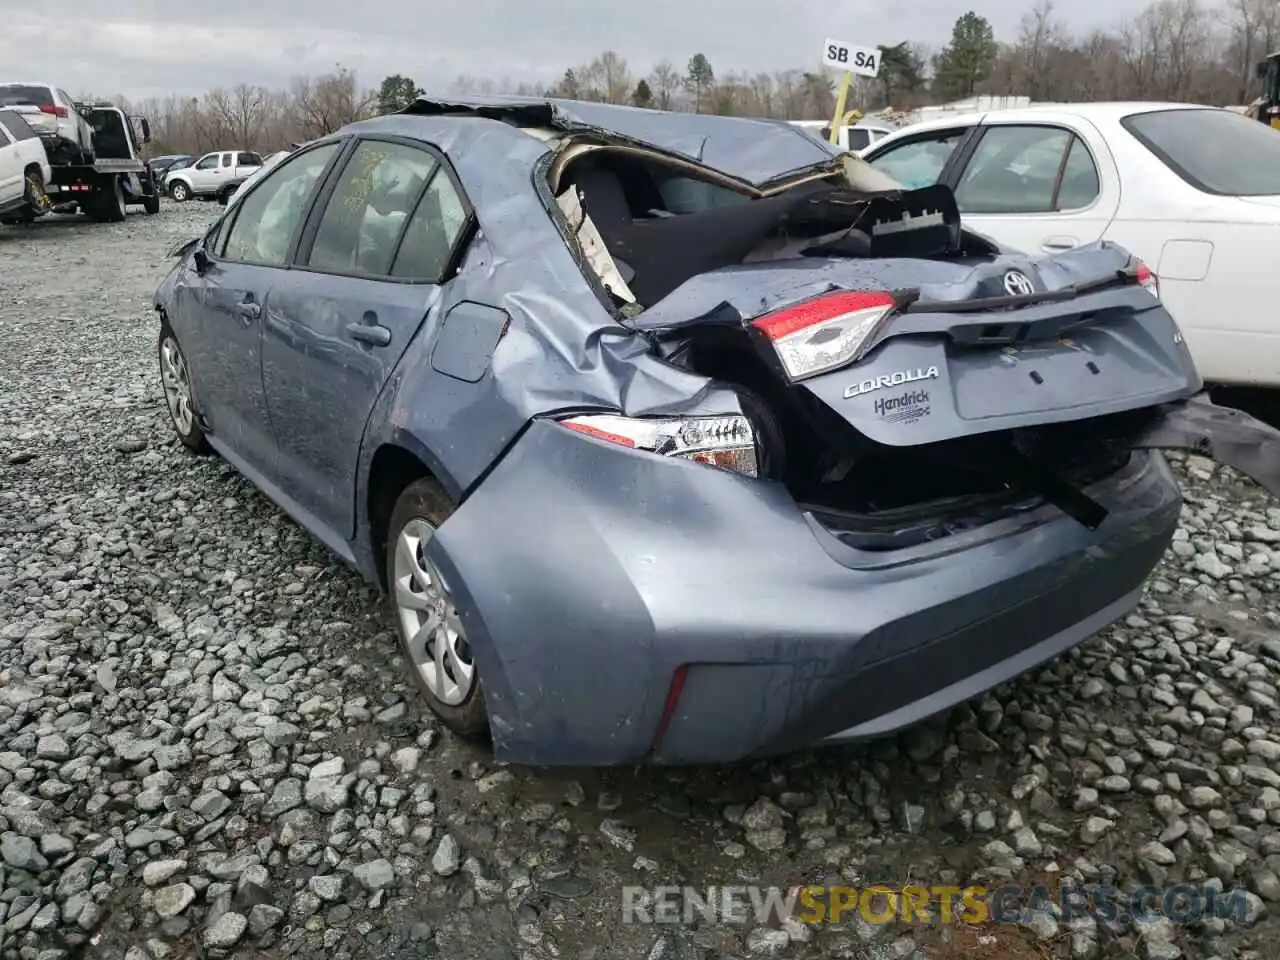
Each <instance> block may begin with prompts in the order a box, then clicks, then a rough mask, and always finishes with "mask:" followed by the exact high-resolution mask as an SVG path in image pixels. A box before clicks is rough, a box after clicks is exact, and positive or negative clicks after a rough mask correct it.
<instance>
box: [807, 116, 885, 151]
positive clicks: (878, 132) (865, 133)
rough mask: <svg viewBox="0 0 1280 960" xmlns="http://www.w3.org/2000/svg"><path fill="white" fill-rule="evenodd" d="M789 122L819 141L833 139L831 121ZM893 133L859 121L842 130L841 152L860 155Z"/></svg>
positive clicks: (883, 127) (879, 126)
mask: <svg viewBox="0 0 1280 960" xmlns="http://www.w3.org/2000/svg"><path fill="white" fill-rule="evenodd" d="M787 122H788V123H790V124H791V125H792V126H796V127H802V128H804V129H805V130H808V131H809V132H810V133H812V134H813V135H814V136H815V137H817V138H818V139H819V140H830V139H831V121H829V120H788V121H787ZM892 132H893V128H892V127H886V126H882V125H880V124H876V123H866V122H864V121H861V120H859V121H858V122H857V123H855V124H853V125H851V126H844V127H841V128H840V141H839V147H840V149H841V150H852V151H853V152H854V153H858V152H859V151H861V150H865V149H866V148H867V147H869V146H871V144H873V143H875V142H876V141H877V140H879V139H880V138H881V137H887V136H888V135H889V134H891V133H892Z"/></svg>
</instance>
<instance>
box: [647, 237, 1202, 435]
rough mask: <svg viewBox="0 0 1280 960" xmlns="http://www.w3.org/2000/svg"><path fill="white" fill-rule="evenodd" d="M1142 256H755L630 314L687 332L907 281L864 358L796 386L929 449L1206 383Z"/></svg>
mask: <svg viewBox="0 0 1280 960" xmlns="http://www.w3.org/2000/svg"><path fill="white" fill-rule="evenodd" d="M1130 264H1131V259H1130V256H1129V254H1128V253H1127V252H1126V251H1124V250H1123V249H1122V248H1119V247H1115V246H1113V245H1111V244H1108V243H1105V242H1102V243H1096V244H1091V245H1089V246H1086V247H1081V248H1078V249H1076V250H1072V251H1070V252H1068V253H1064V254H1061V255H1059V256H1056V257H1051V258H1044V259H1035V260H1032V259H1028V258H1024V257H1016V256H1002V257H998V258H973V259H970V260H967V261H966V260H961V259H929V260H923V259H913V258H887V259H871V260H857V259H843V260H842V259H827V258H806V259H804V260H798V261H796V260H792V261H781V262H773V263H761V264H748V265H744V266H738V267H733V268H729V269H725V270H719V271H714V272H712V273H707V274H703V275H700V276H697V277H694V278H693V279H691V280H689V281H688V282H686V283H685V284H684V285H683V286H682V287H680V288H679V289H677V290H676V291H674V292H673V293H672V294H671V295H670V296H668V297H667V298H665V299H664V300H662V301H660V302H659V303H658V304H655V305H654V306H653V307H651V308H649V309H648V310H647V311H645V312H644V313H642V314H640V315H639V316H638V317H635V318H633V319H632V320H631V321H630V323H631V325H632V326H635V327H637V328H639V329H643V330H646V331H647V332H649V333H651V334H654V335H656V336H657V337H659V338H663V339H665V338H671V337H674V338H680V337H682V336H685V335H687V334H688V333H689V331H690V330H691V329H692V328H696V327H698V326H701V325H704V324H718V323H724V324H737V325H743V324H749V323H750V322H751V321H752V320H755V319H758V318H759V317H762V316H764V315H766V314H769V313H771V312H773V311H775V310H778V309H781V308H783V307H785V306H788V305H791V304H794V303H796V302H798V301H804V300H807V299H810V298H813V297H817V296H820V295H822V294H824V293H828V292H834V291H841V290H865V291H888V292H899V293H904V296H903V297H902V299H903V300H904V301H905V302H906V306H905V308H904V309H901V310H899V311H898V312H897V313H895V314H894V315H893V316H892V317H891V319H890V320H889V321H887V322H886V323H885V324H884V326H883V327H882V329H881V330H880V331H879V332H878V333H877V334H876V335H875V336H874V338H873V340H872V341H871V342H869V343H868V344H867V345H866V347H865V348H864V355H863V356H862V358H861V359H859V360H858V361H856V362H854V363H852V364H850V365H848V366H846V367H842V368H840V369H836V370H834V371H831V372H829V373H824V374H821V375H818V376H814V377H811V378H807V379H803V380H800V381H798V382H796V383H795V384H793V386H792V389H795V390H802V391H806V392H808V393H810V394H812V395H813V396H814V397H816V398H817V399H818V400H820V401H822V403H823V404H825V405H826V406H828V407H830V408H831V409H832V410H833V411H835V412H836V413H837V414H839V416H840V417H842V418H843V419H844V420H846V421H847V422H848V423H850V424H851V425H852V426H854V427H855V428H856V429H857V430H858V431H859V432H861V433H862V434H864V435H865V436H867V437H868V438H870V439H872V440H875V441H876V442H878V443H881V444H885V445H888V446H914V445H919V444H928V443H936V442H938V441H942V440H949V439H955V438H958V437H965V436H971V435H975V434H980V433H988V432H993V431H998V430H1011V429H1017V428H1021V427H1029V426H1037V425H1043V424H1048V423H1055V422H1062V421H1067V420H1080V419H1085V418H1089V417H1097V416H1103V415H1106V414H1112V413H1119V412H1122V411H1126V410H1134V409H1138V408H1142V407H1154V406H1158V405H1160V404H1164V403H1169V402H1172V401H1177V400H1182V399H1185V398H1187V397H1190V396H1192V395H1194V394H1196V393H1197V392H1198V391H1199V390H1200V389H1201V386H1202V384H1201V381H1200V377H1199V375H1198V373H1197V372H1196V369H1195V365H1194V363H1193V362H1192V359H1191V355H1190V353H1189V352H1188V350H1187V347H1186V344H1185V343H1184V342H1183V340H1182V336H1181V334H1180V333H1179V330H1178V327H1177V324H1176V323H1175V322H1174V321H1173V319H1172V318H1171V317H1170V316H1169V314H1168V312H1167V311H1166V310H1165V309H1164V308H1163V306H1161V304H1160V302H1159V300H1158V299H1157V298H1156V297H1155V296H1153V295H1152V293H1151V292H1149V291H1148V290H1147V289H1145V288H1144V287H1142V286H1140V285H1138V284H1136V283H1134V282H1132V280H1128V281H1126V280H1125V279H1124V271H1125V270H1126V268H1128V267H1129V266H1130ZM1011 289H1012V290H1013V292H1012V293H1011V292H1010V290H1011ZM761 349H762V350H768V349H769V347H768V344H767V343H765V344H762V345H761ZM778 375H779V376H781V377H783V378H784V379H785V374H784V373H782V371H781V370H779V371H778Z"/></svg>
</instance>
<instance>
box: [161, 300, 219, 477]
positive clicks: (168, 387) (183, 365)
mask: <svg viewBox="0 0 1280 960" xmlns="http://www.w3.org/2000/svg"><path fill="white" fill-rule="evenodd" d="M159 353H160V386H161V387H163V388H164V402H165V406H166V407H168V408H169V422H170V423H171V424H173V432H174V433H176V434H177V435H178V439H179V440H180V441H182V445H183V446H184V447H186V448H187V449H188V450H191V451H193V452H194V453H207V452H208V451H209V441H208V440H206V439H205V435H204V431H203V430H201V429H200V421H199V418H198V417H197V415H196V404H195V398H194V395H193V394H192V392H191V371H190V370H189V369H188V367H187V358H186V357H185V356H183V354H182V348H181V347H179V346H178V338H177V337H175V336H174V334H173V329H172V328H171V327H170V326H169V323H168V321H164V322H163V323H161V324H160V344H159Z"/></svg>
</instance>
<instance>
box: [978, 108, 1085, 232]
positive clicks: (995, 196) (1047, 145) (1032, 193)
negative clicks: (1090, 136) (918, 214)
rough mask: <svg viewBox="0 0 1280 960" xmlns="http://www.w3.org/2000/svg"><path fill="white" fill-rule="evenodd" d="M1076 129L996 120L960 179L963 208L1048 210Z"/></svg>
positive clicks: (1007, 210) (1052, 204) (1006, 210)
mask: <svg viewBox="0 0 1280 960" xmlns="http://www.w3.org/2000/svg"><path fill="white" fill-rule="evenodd" d="M1073 139H1074V134H1072V133H1071V131H1069V130H1064V129H1063V128H1062V127H1051V126H1030V125H1026V126H1013V125H1011V126H998V127H990V128H988V129H987V131H986V132H985V133H984V134H983V137H982V140H981V142H980V143H979V144H978V148H977V149H976V150H975V151H974V152H973V156H972V157H971V158H970V160H969V165H968V166H967V167H966V168H965V171H964V175H963V176H962V177H961V178H960V182H959V183H958V184H957V185H956V191H955V193H956V205H957V206H958V207H959V208H960V212H961V213H962V214H963V213H1050V212H1052V211H1053V210H1054V198H1055V193H1056V191H1057V185H1058V174H1059V171H1061V169H1062V163H1063V158H1064V155H1065V154H1066V151H1067V149H1068V148H1069V147H1070V146H1071V143H1072V140H1073Z"/></svg>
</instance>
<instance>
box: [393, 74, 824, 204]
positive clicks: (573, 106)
mask: <svg viewBox="0 0 1280 960" xmlns="http://www.w3.org/2000/svg"><path fill="white" fill-rule="evenodd" d="M403 112H404V113H407V114H422V115H441V114H474V115H476V116H482V117H489V118H492V119H498V120H511V121H515V122H517V123H523V124H526V125H529V126H542V127H552V128H554V129H557V130H563V131H565V132H566V133H600V134H605V135H609V136H616V137H621V138H625V139H627V140H631V141H634V142H636V143H638V144H641V145H644V146H648V147H653V148H655V149H658V150H665V151H667V152H669V153H675V154H679V155H680V156H682V157H686V158H688V159H690V160H694V161H696V162H698V163H701V164H704V165H706V166H708V167H711V168H713V169H715V170H718V171H720V172H722V173H725V174H727V175H729V176H731V177H736V178H738V179H740V180H745V181H746V182H748V183H751V184H753V185H756V186H760V185H763V184H767V183H771V182H773V181H775V180H780V179H783V178H784V177H787V176H789V175H791V174H794V173H796V172H798V171H801V170H805V169H808V168H810V167H814V166H817V165H820V164H821V165H825V164H830V163H831V162H832V161H833V160H834V159H835V158H836V156H838V154H837V152H836V151H835V150H834V148H832V147H831V146H830V145H828V144H825V143H823V142H821V141H818V140H816V139H815V138H813V137H811V136H809V135H808V134H806V133H805V132H803V131H802V130H801V129H800V128H798V127H795V126H792V125H791V124H788V123H785V122H783V121H781V120H766V119H753V118H746V117H718V116H710V115H707V114H698V113H673V112H670V111H666V110H646V109H643V108H640V107H625V106H621V105H618V104H612V103H593V102H589V101H584V100H560V99H556V98H552V97H518V96H502V97H468V98H457V99H453V98H450V99H436V98H431V97H422V98H419V99H418V100H417V101H416V102H415V103H413V104H411V105H410V106H409V107H407V108H406V109H405V110H404V111H403Z"/></svg>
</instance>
